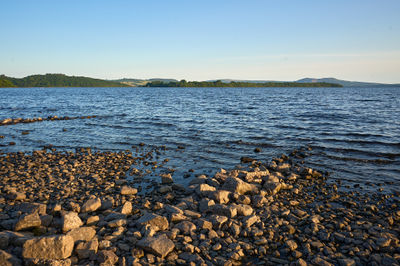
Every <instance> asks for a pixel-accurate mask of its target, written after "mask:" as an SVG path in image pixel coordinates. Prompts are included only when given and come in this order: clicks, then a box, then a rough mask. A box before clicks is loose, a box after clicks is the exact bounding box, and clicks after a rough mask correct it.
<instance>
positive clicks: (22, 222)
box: [14, 212, 42, 231]
mask: <svg viewBox="0 0 400 266" xmlns="http://www.w3.org/2000/svg"><path fill="white" fill-rule="evenodd" d="M41 224H42V221H41V220H40V216H39V214H38V213H37V212H35V213H32V214H25V215H22V216H21V217H20V218H19V220H18V222H17V223H16V224H15V227H14V231H22V230H28V229H32V228H35V227H39V226H40V225H41Z"/></svg>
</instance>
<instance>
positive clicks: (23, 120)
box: [0, 115, 96, 126]
mask: <svg viewBox="0 0 400 266" xmlns="http://www.w3.org/2000/svg"><path fill="white" fill-rule="evenodd" d="M95 117H96V116H95V115H89V116H62V117H58V116H56V115H54V116H48V117H35V118H6V119H3V120H0V126H6V125H15V124H19V123H25V124H27V123H35V122H42V121H55V120H74V119H90V118H95Z"/></svg>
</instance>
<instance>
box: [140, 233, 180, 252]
mask: <svg viewBox="0 0 400 266" xmlns="http://www.w3.org/2000/svg"><path fill="white" fill-rule="evenodd" d="M136 245H137V246H138V247H140V248H142V249H144V250H146V251H148V252H151V253H153V254H154V255H156V256H159V257H161V258H164V257H165V256H167V255H168V254H169V253H170V252H171V251H172V250H174V248H175V244H174V242H172V241H171V240H170V239H169V238H168V237H167V236H166V235H165V234H162V235H159V236H157V237H145V238H143V239H141V240H140V241H139V242H137V244H136Z"/></svg>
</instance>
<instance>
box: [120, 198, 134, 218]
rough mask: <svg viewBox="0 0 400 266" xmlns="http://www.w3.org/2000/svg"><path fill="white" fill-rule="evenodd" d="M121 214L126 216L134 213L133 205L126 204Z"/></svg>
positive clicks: (128, 202)
mask: <svg viewBox="0 0 400 266" xmlns="http://www.w3.org/2000/svg"><path fill="white" fill-rule="evenodd" d="M121 213H122V214H126V215H128V214H131V213H132V203H131V202H130V201H127V202H125V203H124V205H123V206H122V209H121Z"/></svg>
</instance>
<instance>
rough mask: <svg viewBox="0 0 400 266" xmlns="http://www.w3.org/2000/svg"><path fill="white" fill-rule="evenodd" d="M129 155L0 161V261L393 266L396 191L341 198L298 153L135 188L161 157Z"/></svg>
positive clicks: (51, 153)
mask: <svg viewBox="0 0 400 266" xmlns="http://www.w3.org/2000/svg"><path fill="white" fill-rule="evenodd" d="M132 150H133V151H130V150H126V151H120V152H104V151H92V150H91V149H89V148H85V149H77V150H76V151H58V150H56V149H43V150H36V151H34V152H30V153H25V152H16V153H3V154H1V156H0V175H1V183H0V192H1V196H0V213H1V214H0V230H1V231H0V265H153V264H156V265H157V264H158V265H176V264H178V265H278V264H282V265H349V266H350V265H399V264H400V242H399V237H400V227H399V222H400V209H399V204H400V203H399V195H398V194H393V193H392V194H391V193H383V192H376V193H369V194H366V193H364V192H361V191H358V190H357V189H356V188H355V189H354V190H352V191H344V190H342V189H341V187H340V182H337V183H332V182H327V179H328V178H329V177H327V176H326V175H325V174H324V173H321V172H319V171H317V170H314V169H310V168H308V167H305V166H304V165H302V164H301V163H298V162H297V161H296V160H292V157H296V151H294V152H293V153H291V155H290V157H288V156H285V155H282V156H281V157H280V158H273V159H272V160H269V161H256V160H253V159H251V158H242V161H241V164H240V165H238V166H237V167H235V168H234V169H227V170H224V169H220V170H218V171H216V174H215V175H212V176H207V175H202V174H197V175H196V176H195V177H193V178H192V180H191V181H190V184H189V186H183V185H180V184H179V183H177V182H174V172H173V171H164V172H161V173H159V174H157V177H156V178H153V179H152V181H151V184H150V185H149V186H148V187H147V188H142V186H141V181H142V180H143V178H144V176H146V175H148V174H149V173H150V172H152V171H153V172H154V171H155V169H157V167H159V166H160V165H162V164H163V163H165V161H167V160H165V161H161V162H159V161H157V160H156V158H157V154H159V153H160V151H161V150H162V148H156V149H150V150H149V149H147V150H146V147H145V145H144V144H142V145H140V146H139V147H134V148H133V149H132ZM266 160H267V158H266ZM144 166H146V167H147V170H143V169H144V168H143V167H144ZM149 167H150V168H149ZM149 169H150V170H149ZM154 173H155V172H154Z"/></svg>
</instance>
